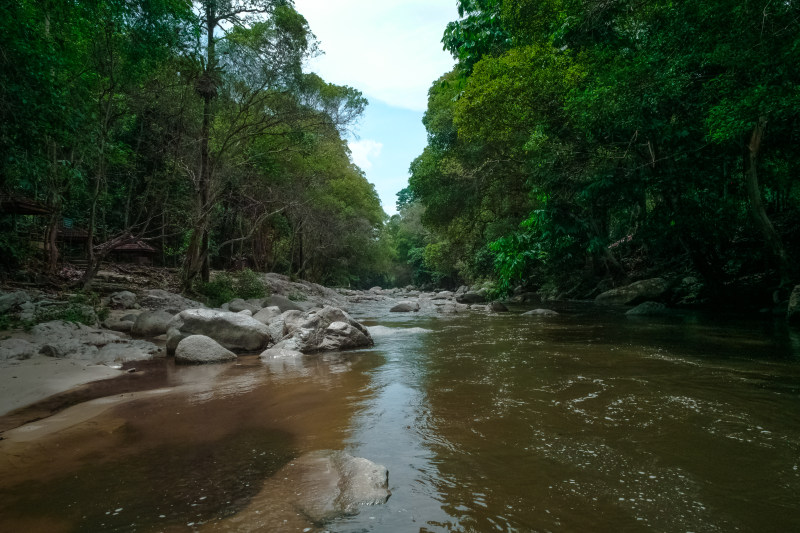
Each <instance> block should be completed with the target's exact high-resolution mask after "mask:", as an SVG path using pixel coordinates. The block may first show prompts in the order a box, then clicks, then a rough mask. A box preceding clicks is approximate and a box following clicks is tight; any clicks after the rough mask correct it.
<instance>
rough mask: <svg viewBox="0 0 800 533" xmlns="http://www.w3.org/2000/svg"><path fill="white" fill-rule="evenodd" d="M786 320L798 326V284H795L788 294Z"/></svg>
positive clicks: (799, 301)
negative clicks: (789, 294)
mask: <svg viewBox="0 0 800 533" xmlns="http://www.w3.org/2000/svg"><path fill="white" fill-rule="evenodd" d="M786 320H788V321H789V324H792V325H795V326H800V285H796V286H795V288H794V290H793V291H792V294H791V296H789V307H788V308H787V310H786Z"/></svg>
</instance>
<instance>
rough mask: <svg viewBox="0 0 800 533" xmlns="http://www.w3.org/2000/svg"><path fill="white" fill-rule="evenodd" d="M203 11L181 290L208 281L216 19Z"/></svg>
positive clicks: (212, 12)
mask: <svg viewBox="0 0 800 533" xmlns="http://www.w3.org/2000/svg"><path fill="white" fill-rule="evenodd" d="M205 10H206V13H205V15H206V64H205V68H204V70H203V74H202V76H200V79H199V80H198V84H197V92H198V93H199V94H200V96H202V97H203V124H202V127H201V129H200V169H199V175H198V182H197V183H198V184H197V191H196V192H197V195H198V198H197V203H196V209H197V213H196V216H195V225H194V228H193V230H192V236H191V238H190V240H189V249H188V250H187V252H186V260H185V262H184V268H183V280H182V285H183V289H184V290H188V289H190V288H191V286H192V282H193V281H194V279H195V278H196V277H197V276H198V275H200V276H201V278H202V280H203V281H205V282H208V280H209V274H210V272H209V264H208V238H209V236H208V230H209V225H210V207H211V206H210V199H211V177H212V176H211V174H212V173H211V155H210V150H209V141H210V138H211V123H212V121H213V109H212V103H213V99H214V97H215V96H216V93H217V90H216V82H215V80H214V76H215V74H214V69H215V67H216V54H215V50H214V45H215V41H214V29H215V28H216V26H217V22H218V21H217V18H216V11H215V6H214V2H207V3H206V4H205Z"/></svg>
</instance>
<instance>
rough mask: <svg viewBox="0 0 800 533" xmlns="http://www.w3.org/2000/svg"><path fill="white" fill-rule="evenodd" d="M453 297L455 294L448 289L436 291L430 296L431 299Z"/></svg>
mask: <svg viewBox="0 0 800 533" xmlns="http://www.w3.org/2000/svg"><path fill="white" fill-rule="evenodd" d="M453 298H455V294H454V293H452V292H450V291H441V292H437V293H436V294H434V295H433V296H431V300H452V299H453Z"/></svg>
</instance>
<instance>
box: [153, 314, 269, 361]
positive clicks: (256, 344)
mask: <svg viewBox="0 0 800 533" xmlns="http://www.w3.org/2000/svg"><path fill="white" fill-rule="evenodd" d="M190 335H205V336H206V337H211V338H212V339H214V340H215V341H217V342H218V343H219V344H221V345H222V346H223V347H225V348H227V349H228V350H231V351H233V352H257V351H261V350H263V349H264V348H266V346H267V344H268V343H269V342H270V339H271V337H270V332H269V328H268V327H267V326H266V325H265V324H262V323H261V322H259V321H258V320H256V319H254V318H253V317H249V316H245V315H240V314H238V313H230V312H227V311H216V310H213V309H187V310H185V311H181V312H180V313H179V314H178V315H176V316H175V317H174V318H173V319H172V321H171V322H170V323H169V328H168V331H167V351H168V352H170V353H171V352H173V351H174V350H175V349H176V348H177V346H178V343H179V342H180V341H181V340H183V338H185V337H188V336H190Z"/></svg>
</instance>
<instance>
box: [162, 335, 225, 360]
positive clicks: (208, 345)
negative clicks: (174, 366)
mask: <svg viewBox="0 0 800 533" xmlns="http://www.w3.org/2000/svg"><path fill="white" fill-rule="evenodd" d="M234 360H236V354H235V353H233V352H232V351H230V350H228V349H227V348H225V347H223V346H220V344H219V343H218V342H217V341H215V340H214V339H212V338H210V337H206V336H204V335H190V336H188V337H186V338H185V339H183V340H182V341H181V342H179V343H178V346H177V348H176V349H175V362H176V363H185V364H193V365H200V364H208V363H226V362H228V361H234Z"/></svg>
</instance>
